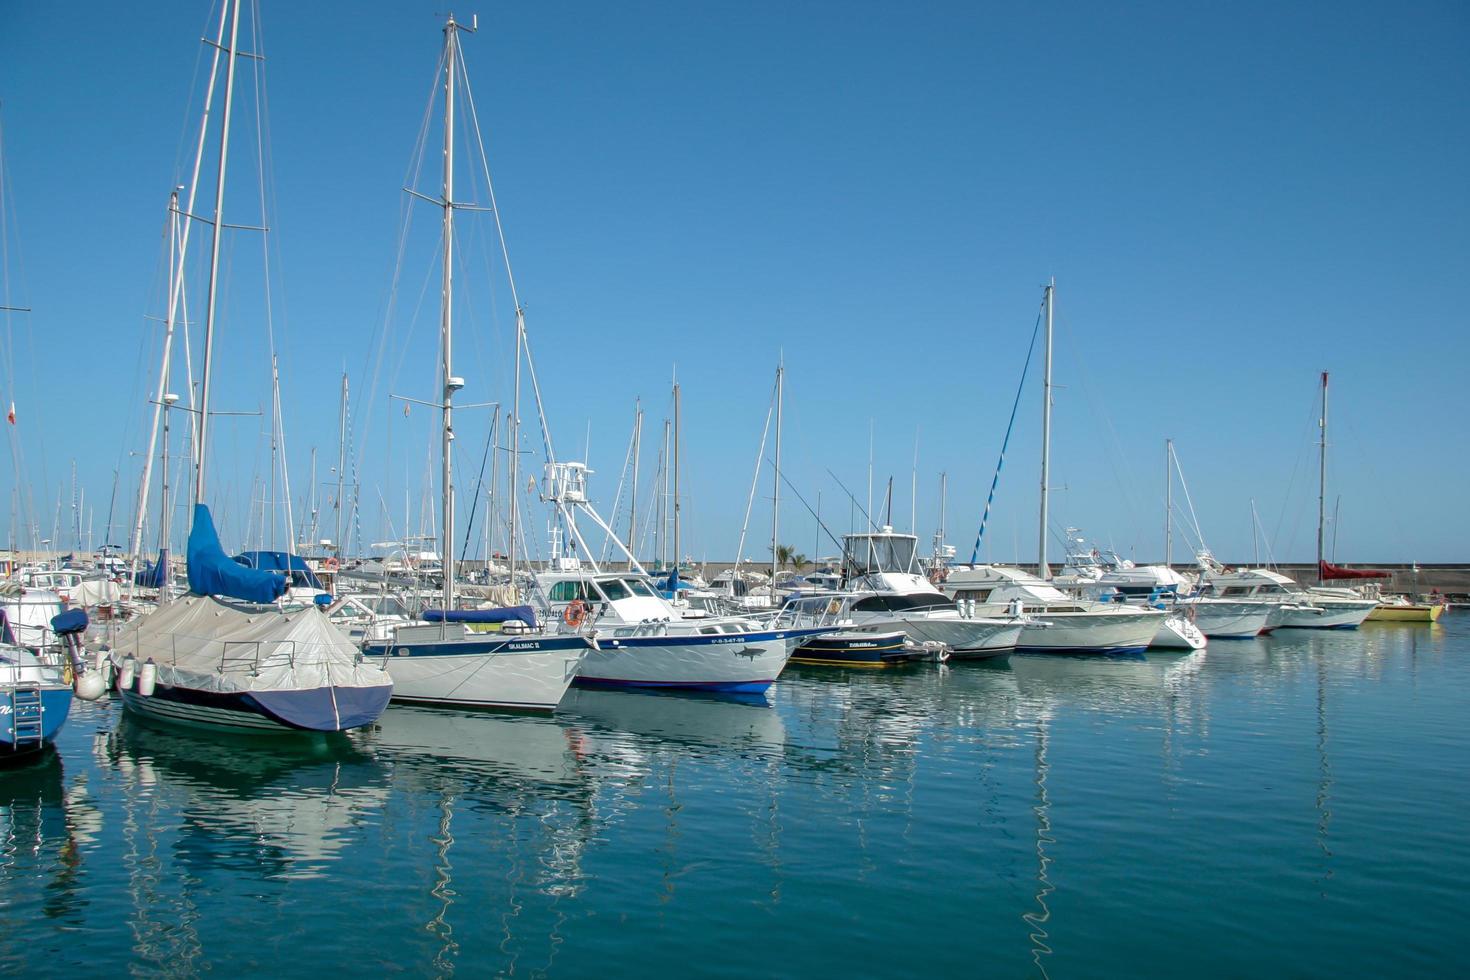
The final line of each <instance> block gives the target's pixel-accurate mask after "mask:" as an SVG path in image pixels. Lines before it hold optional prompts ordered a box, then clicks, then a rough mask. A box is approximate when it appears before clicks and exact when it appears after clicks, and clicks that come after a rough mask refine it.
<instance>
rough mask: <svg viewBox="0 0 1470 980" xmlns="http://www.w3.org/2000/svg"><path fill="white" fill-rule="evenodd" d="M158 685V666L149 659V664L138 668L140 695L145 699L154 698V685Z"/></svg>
mask: <svg viewBox="0 0 1470 980" xmlns="http://www.w3.org/2000/svg"><path fill="white" fill-rule="evenodd" d="M157 683H158V664H156V663H154V662H153V658H152V657H149V658H148V662H147V663H145V664H143V666H142V667H140V668H138V693H139V694H141V695H142V696H143V697H145V698H151V697H152V696H153V688H154V685H156V684H157Z"/></svg>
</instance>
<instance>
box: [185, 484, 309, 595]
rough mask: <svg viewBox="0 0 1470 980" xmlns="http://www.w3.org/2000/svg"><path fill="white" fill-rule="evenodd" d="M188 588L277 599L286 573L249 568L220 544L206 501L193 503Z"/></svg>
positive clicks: (197, 592)
mask: <svg viewBox="0 0 1470 980" xmlns="http://www.w3.org/2000/svg"><path fill="white" fill-rule="evenodd" d="M188 554H189V591H190V592H192V593H194V594H195V595H216V596H227V597H229V598H231V599H243V600H244V601H246V602H275V601H276V600H277V599H279V598H280V597H281V596H283V595H285V594H286V589H287V587H288V585H289V583H288V582H287V581H286V577H285V576H284V575H277V574H276V573H275V572H267V571H263V570H261V569H258V568H246V567H245V566H244V565H241V564H239V563H237V562H235V561H233V560H231V558H230V556H229V555H227V554H225V550H224V549H223V548H221V547H220V543H219V534H218V533H217V532H216V531H215V529H214V518H213V517H211V516H210V514H209V507H208V506H206V505H205V504H195V505H194V526H193V528H192V529H190V531H189V552H188Z"/></svg>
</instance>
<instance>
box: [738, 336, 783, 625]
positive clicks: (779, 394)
mask: <svg viewBox="0 0 1470 980" xmlns="http://www.w3.org/2000/svg"><path fill="white" fill-rule="evenodd" d="M785 394H786V365H784V364H777V365H776V467H775V470H776V472H775V476H774V477H773V478H772V480H771V485H772V486H771V604H772V605H775V603H776V572H777V565H778V564H779V563H778V562H777V560H776V545H777V542H778V541H779V540H780V519H781V402H782V401H783V399H784V396H785ZM735 559H736V560H737V561H738V560H739V559H740V556H739V555H736V556H735Z"/></svg>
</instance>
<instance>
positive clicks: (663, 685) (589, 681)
mask: <svg viewBox="0 0 1470 980" xmlns="http://www.w3.org/2000/svg"><path fill="white" fill-rule="evenodd" d="M572 683H573V684H576V685H577V686H579V687H643V688H658V689H661V690H668V691H719V692H721V693H725V694H762V693H764V692H765V690H766V689H767V688H768V687H770V686H771V685H772V684H774V683H775V678H772V679H771V680H768V681H709V682H704V683H700V682H696V681H688V682H677V681H676V682H670V681H625V680H611V679H608V678H602V677H583V676H582V675H580V674H578V675H577V677H576V678H575V679H574V680H573V681H572Z"/></svg>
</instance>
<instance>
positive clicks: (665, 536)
mask: <svg viewBox="0 0 1470 980" xmlns="http://www.w3.org/2000/svg"><path fill="white" fill-rule="evenodd" d="M669 424H670V423H669V420H668V419H664V445H663V451H662V453H661V454H660V456H659V461H658V462H659V470H660V472H662V474H663V480H664V485H663V490H662V492H661V493H659V495H658V541H657V544H658V561H659V564H660V565H662V566H664V569H665V570H666V571H667V569H668V564H669Z"/></svg>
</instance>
